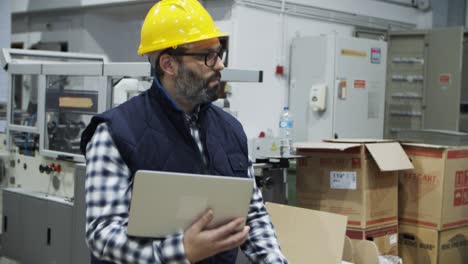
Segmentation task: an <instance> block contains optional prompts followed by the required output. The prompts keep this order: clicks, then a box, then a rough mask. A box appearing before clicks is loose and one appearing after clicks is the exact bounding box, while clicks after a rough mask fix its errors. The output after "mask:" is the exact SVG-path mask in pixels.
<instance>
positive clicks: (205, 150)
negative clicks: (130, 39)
mask: <svg viewBox="0 0 468 264" xmlns="http://www.w3.org/2000/svg"><path fill="white" fill-rule="evenodd" d="M224 36H226V34H222V33H220V31H219V29H218V28H217V27H216V25H215V24H214V23H213V20H212V18H211V17H210V15H209V14H208V13H207V12H206V10H205V9H204V8H203V6H202V5H201V4H200V3H199V2H198V1H196V0H163V1H160V2H158V3H157V4H156V5H154V6H153V8H152V9H151V10H150V11H149V13H148V14H147V16H146V18H145V21H144V23H143V26H142V30H141V43H140V47H139V51H138V53H139V54H140V55H143V54H146V55H148V58H149V60H150V62H151V64H152V66H153V67H154V69H155V78H154V82H153V85H152V87H151V88H150V89H149V90H148V91H146V92H144V93H142V94H140V95H139V96H137V97H134V98H132V99H131V100H129V101H127V102H126V103H123V104H121V105H120V106H118V107H116V108H114V109H111V110H109V111H107V112H105V113H103V114H100V115H97V116H95V117H94V118H93V119H92V121H91V123H90V125H89V126H88V127H87V128H86V130H85V131H84V132H83V135H82V141H81V150H82V151H83V153H85V155H86V161H87V177H86V206H87V208H86V219H87V220H86V221H87V225H86V239H87V243H88V245H89V248H90V249H91V252H92V259H93V263H235V261H236V256H237V248H238V247H239V246H240V247H241V248H242V249H243V251H244V253H246V255H247V256H248V257H249V258H250V259H251V260H252V261H254V262H255V263H287V260H286V259H285V257H284V256H283V255H282V253H281V251H280V248H279V245H278V242H277V239H276V235H275V232H274V229H273V226H272V224H271V221H270V218H269V216H268V213H267V212H266V210H265V208H264V205H263V199H262V196H261V193H260V191H259V190H258V189H257V188H256V186H254V193H253V197H252V199H251V204H250V209H249V213H248V216H247V219H246V226H243V228H240V229H239V228H238V227H239V226H241V225H243V224H242V223H243V222H244V219H243V218H237V219H233V220H232V221H231V222H229V223H227V224H226V225H223V226H221V227H219V228H215V229H207V228H206V227H207V225H208V224H209V223H210V221H211V220H212V219H213V213H215V212H212V211H211V210H208V211H207V212H205V213H204V214H203V215H202V216H201V217H200V218H199V219H198V220H197V219H194V221H195V222H194V224H193V225H192V226H190V227H189V228H187V229H186V230H184V231H183V232H180V233H176V234H171V235H168V236H166V237H165V238H164V239H152V238H137V237H132V236H128V235H127V223H128V212H129V204H130V200H131V195H132V183H133V176H134V173H135V172H136V171H137V170H140V169H146V170H159V171H172V172H185V173H204V174H211V175H213V174H215V175H225V176H231V177H252V172H251V171H250V172H249V161H248V152H247V139H246V136H245V133H244V131H243V129H242V126H241V125H240V123H239V122H238V121H237V120H236V119H235V118H233V117H232V116H230V115H229V114H227V113H225V112H223V111H222V110H221V109H220V108H218V107H216V106H214V105H212V104H211V102H212V101H213V100H216V99H217V94H218V92H219V86H220V76H221V75H220V71H221V70H223V69H224V65H223V63H222V57H223V56H224V55H223V54H224V53H225V50H224V49H223V47H222V46H221V44H220V40H219V38H221V37H224ZM155 202H167V201H155ZM98 259H100V260H98ZM104 261H106V262H104Z"/></svg>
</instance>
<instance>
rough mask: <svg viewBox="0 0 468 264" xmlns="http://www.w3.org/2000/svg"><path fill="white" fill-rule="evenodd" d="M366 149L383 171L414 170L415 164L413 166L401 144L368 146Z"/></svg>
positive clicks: (391, 143) (390, 143)
mask: <svg viewBox="0 0 468 264" xmlns="http://www.w3.org/2000/svg"><path fill="white" fill-rule="evenodd" d="M366 148H367V149H368V150H369V152H370V153H371V155H372V157H373V158H374V160H375V162H376V163H377V166H379V168H380V170H381V171H396V170H409V169H413V164H411V161H410V160H409V159H408V156H407V155H406V153H405V151H404V150H403V148H402V147H401V145H400V144H399V143H396V142H389V143H374V144H366Z"/></svg>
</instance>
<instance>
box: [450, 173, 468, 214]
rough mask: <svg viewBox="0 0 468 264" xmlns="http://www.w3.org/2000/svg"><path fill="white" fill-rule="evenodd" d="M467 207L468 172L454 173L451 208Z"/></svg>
mask: <svg viewBox="0 0 468 264" xmlns="http://www.w3.org/2000/svg"><path fill="white" fill-rule="evenodd" d="M462 205H468V170H459V171H456V172H455V191H454V194H453V206H462Z"/></svg>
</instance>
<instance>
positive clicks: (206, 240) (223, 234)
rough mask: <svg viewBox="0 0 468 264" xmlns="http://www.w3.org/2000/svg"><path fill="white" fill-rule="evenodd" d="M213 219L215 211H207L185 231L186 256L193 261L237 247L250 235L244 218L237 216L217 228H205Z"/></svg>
mask: <svg viewBox="0 0 468 264" xmlns="http://www.w3.org/2000/svg"><path fill="white" fill-rule="evenodd" d="M212 220H213V211H212V210H208V211H207V212H205V213H204V214H203V215H202V216H201V217H200V218H199V219H198V220H197V221H196V222H195V223H193V224H192V225H191V226H190V227H189V228H188V229H187V230H185V233H184V248H185V256H186V257H187V259H188V260H189V261H190V262H191V263H194V262H197V261H200V260H203V259H205V258H208V257H211V256H213V255H216V254H217V253H220V252H223V251H226V250H229V249H233V248H236V247H238V246H240V245H242V244H243V243H244V241H245V240H246V239H247V237H248V236H249V227H248V226H244V227H243V228H242V229H240V230H239V228H240V227H241V226H242V225H243V224H244V221H245V220H244V218H236V219H234V220H232V221H231V222H229V223H227V224H225V225H222V226H220V227H218V228H215V229H209V230H205V228H206V226H207V225H208V224H209V223H210V222H211V221H212Z"/></svg>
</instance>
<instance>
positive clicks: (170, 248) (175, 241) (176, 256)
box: [161, 233, 190, 264]
mask: <svg viewBox="0 0 468 264" xmlns="http://www.w3.org/2000/svg"><path fill="white" fill-rule="evenodd" d="M161 257H162V263H166V264H190V261H188V259H187V258H186V256H185V249H184V234H183V233H177V234H174V235H169V236H166V238H165V239H164V241H163V242H162V244H161Z"/></svg>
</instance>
